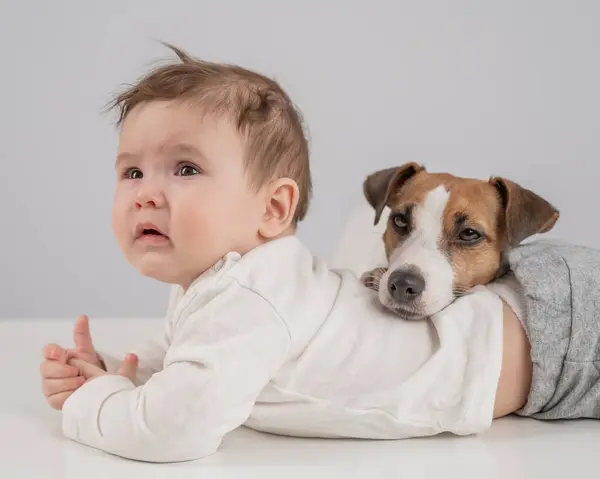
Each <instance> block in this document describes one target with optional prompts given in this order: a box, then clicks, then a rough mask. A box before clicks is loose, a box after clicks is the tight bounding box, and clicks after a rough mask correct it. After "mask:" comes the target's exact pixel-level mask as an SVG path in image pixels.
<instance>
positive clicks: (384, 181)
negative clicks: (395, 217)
mask: <svg viewBox="0 0 600 479" xmlns="http://www.w3.org/2000/svg"><path fill="white" fill-rule="evenodd" d="M422 170H425V167H423V166H421V165H419V164H418V163H406V164H404V165H402V166H399V167H394V168H386V169H384V170H379V171H376V172H375V173H371V174H370V175H369V176H367V178H366V179H365V181H364V182H363V192H364V195H365V198H366V199H367V201H368V202H369V204H370V205H371V206H372V207H373V209H374V210H375V222H374V224H377V223H379V218H381V212H382V211H383V209H384V208H385V206H386V205H387V202H388V199H389V197H390V193H391V192H392V191H394V189H395V188H399V187H401V186H402V185H403V184H404V183H405V182H406V181H407V180H408V179H409V178H411V177H413V176H414V175H416V174H417V173H418V172H419V171H422Z"/></svg>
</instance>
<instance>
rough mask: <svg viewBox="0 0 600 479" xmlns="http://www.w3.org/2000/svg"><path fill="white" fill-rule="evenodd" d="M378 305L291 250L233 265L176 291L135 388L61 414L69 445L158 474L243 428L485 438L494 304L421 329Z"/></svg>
mask: <svg viewBox="0 0 600 479" xmlns="http://www.w3.org/2000/svg"><path fill="white" fill-rule="evenodd" d="M375 299H376V298H375V293H374V292H373V291H370V290H368V289H367V288H365V287H363V286H362V285H361V284H360V282H359V280H358V278H357V277H356V276H355V275H354V274H352V273H351V272H348V271H346V272H343V271H332V270H330V269H328V268H327V266H326V265H325V264H324V262H322V261H321V260H319V259H318V258H315V257H313V256H312V255H311V254H310V253H309V251H308V250H307V249H305V248H304V247H303V245H302V244H301V242H300V241H299V240H298V239H297V238H296V237H287V238H283V239H280V240H277V241H273V242H271V243H269V244H266V245H263V246H260V247H258V248H256V249H255V250H253V251H251V252H250V253H248V254H246V255H244V256H243V257H240V255H239V254H237V253H230V254H228V255H227V256H226V257H225V258H224V259H223V260H222V261H220V262H219V263H217V264H216V265H215V266H214V267H213V268H212V269H211V270H209V271H207V272H206V273H204V274H203V275H202V276H201V277H200V278H198V279H197V280H196V281H195V282H194V284H193V285H192V286H191V287H190V289H189V290H188V291H187V293H186V294H185V295H183V294H182V291H181V289H180V288H178V287H176V288H174V290H173V295H172V297H171V301H170V304H169V311H168V318H167V323H166V328H165V333H164V335H163V336H161V337H160V338H158V340H156V341H154V342H153V343H152V344H151V346H150V347H146V348H143V349H141V350H140V351H138V354H139V355H140V356H141V357H140V359H141V365H142V366H143V368H142V371H141V374H140V375H139V377H138V381H137V383H136V384H134V383H132V382H130V381H129V380H127V379H124V378H122V377H118V376H114V375H108V376H103V377H100V378H97V379H94V380H92V381H90V382H89V383H87V384H85V385H84V386H82V387H81V388H80V389H78V390H77V391H76V392H75V393H74V394H73V395H72V396H71V397H70V398H69V399H68V400H67V401H66V403H65V405H64V409H63V431H64V434H65V435H66V436H67V437H69V438H72V439H74V440H76V441H79V442H81V443H83V444H87V445H90V446H93V447H97V448H100V449H103V450H105V451H108V452H111V453H114V454H118V455H121V456H125V457H129V458H133V459H139V460H146V461H156V462H163V461H181V460H190V459H197V458H201V457H204V456H206V455H208V454H211V453H213V452H215V451H216V450H217V448H218V446H219V444H220V442H221V440H222V438H223V436H224V435H225V434H227V433H228V432H229V431H231V430H233V429H235V428H236V427H238V426H239V425H242V424H245V425H247V426H249V427H251V428H255V429H257V430H261V431H267V432H273V433H278V434H288V435H295V436H320V437H359V438H405V437H414V436H426V435H432V434H436V433H439V432H442V431H450V432H452V433H455V434H461V435H462V434H471V433H478V432H481V431H483V430H484V429H486V428H487V427H488V426H489V425H490V423H491V420H492V410H493V403H494V396H495V392H496V386H497V381H498V378H499V373H500V367H501V356H502V308H501V301H500V299H499V297H498V296H497V295H496V294H495V293H492V292H491V291H490V290H489V289H488V288H486V287H478V288H475V289H474V290H473V292H472V293H470V294H468V295H466V296H464V297H462V298H460V299H458V300H456V301H455V302H454V303H453V304H452V305H450V306H449V307H448V308H446V309H445V310H444V311H443V312H441V313H439V314H437V315H436V316H434V317H432V318H431V319H430V320H427V321H417V322H408V321H403V320H400V319H399V318H397V317H396V316H394V315H393V314H392V313H389V312H387V311H384V310H382V309H381V308H380V307H379V306H378V304H377V301H376V300H375ZM105 359H107V364H108V366H109V368H111V370H113V371H114V369H115V364H116V363H115V361H114V359H113V360H111V359H110V358H105Z"/></svg>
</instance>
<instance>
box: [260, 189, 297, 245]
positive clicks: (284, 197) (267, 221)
mask: <svg viewBox="0 0 600 479" xmlns="http://www.w3.org/2000/svg"><path fill="white" fill-rule="evenodd" d="M265 194H266V198H265V212H264V215H263V218H262V221H261V226H260V230H259V234H260V235H261V236H262V237H263V238H266V239H273V238H276V237H277V236H279V235H280V234H281V233H283V232H284V231H285V230H286V229H288V228H289V227H290V225H292V223H293V221H294V216H295V214H296V209H297V208H298V201H299V198H300V190H299V189H298V185H297V183H296V182H295V181H294V180H292V179H290V178H279V179H277V180H275V181H273V182H271V183H270V184H269V185H268V186H267V188H266V190H265Z"/></svg>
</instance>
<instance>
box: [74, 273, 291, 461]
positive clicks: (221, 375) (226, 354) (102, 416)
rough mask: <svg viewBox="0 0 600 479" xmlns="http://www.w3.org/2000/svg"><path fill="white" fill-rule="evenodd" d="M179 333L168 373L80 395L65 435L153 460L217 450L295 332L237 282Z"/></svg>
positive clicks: (110, 382) (94, 383)
mask: <svg viewBox="0 0 600 479" xmlns="http://www.w3.org/2000/svg"><path fill="white" fill-rule="evenodd" d="M176 329H177V333H176V334H175V335H174V337H173V342H172V343H171V345H170V347H169V350H168V352H167V355H166V357H165V368H164V369H163V370H162V371H160V372H157V373H155V374H154V375H153V376H152V377H150V379H149V380H148V381H147V382H146V383H145V384H144V385H142V386H138V387H136V386H135V385H134V384H133V383H132V382H131V381H130V380H129V379H127V378H125V377H122V376H116V375H105V376H101V377H98V378H95V379H93V380H91V381H90V382H89V383H86V384H85V385H84V386H82V387H81V388H80V389H78V390H77V391H76V392H75V393H74V394H73V395H72V396H71V397H70V398H69V399H68V400H67V401H66V402H65V405H64V408H63V431H64V433H65V435H66V436H67V437H69V438H71V439H74V440H76V441H78V442H81V443H83V444H86V445H89V446H92V447H95V448H98V449H102V450H104V451H107V452H110V453H113V454H117V455H120V456H124V457H128V458H131V459H137V460H143V461H151V462H173V461H186V460H192V459H198V458H201V457H204V456H207V455H209V454H211V453H213V452H215V451H216V450H217V448H218V446H219V445H220V443H221V440H222V439H223V437H224V436H225V434H227V433H228V432H229V431H231V430H233V429H235V428H237V427H238V426H240V425H241V424H243V423H244V422H245V421H246V419H247V418H248V416H249V415H250V413H251V410H252V408H253V406H254V403H255V400H256V398H257V397H258V395H259V394H260V392H261V391H262V389H263V388H264V387H265V385H266V384H267V383H268V382H269V380H270V379H271V377H272V375H273V374H274V373H275V372H276V371H277V369H278V368H279V367H280V366H281V364H282V363H283V361H284V360H285V357H286V355H287V352H288V349H289V345H290V337H289V333H288V329H287V327H286V326H285V324H284V323H283V321H282V320H281V318H280V317H279V316H278V314H277V313H276V311H275V310H274V309H273V308H272V307H271V305H270V304H269V303H268V302H267V301H266V300H265V299H263V298H262V297H261V296H259V295H257V294H256V293H254V292H252V291H251V290H248V289H245V288H243V287H242V286H239V285H238V284H237V283H234V284H233V285H232V286H230V287H229V288H228V289H227V290H225V291H224V292H223V293H222V294H220V295H218V296H216V297H215V298H213V299H212V300H211V301H210V302H209V303H208V304H207V305H206V306H205V307H204V308H202V309H200V310H196V311H191V312H189V313H186V314H185V316H184V317H182V318H180V319H179V320H178V324H177V325H176Z"/></svg>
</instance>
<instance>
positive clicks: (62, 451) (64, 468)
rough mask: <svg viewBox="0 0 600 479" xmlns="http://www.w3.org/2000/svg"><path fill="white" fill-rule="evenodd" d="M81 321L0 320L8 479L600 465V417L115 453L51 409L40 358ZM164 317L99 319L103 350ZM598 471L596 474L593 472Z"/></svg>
mask: <svg viewBox="0 0 600 479" xmlns="http://www.w3.org/2000/svg"><path fill="white" fill-rule="evenodd" d="M72 324H73V322H72V320H68V321H67V320H63V321H60V320H19V321H6V320H4V321H2V320H0V377H1V381H2V382H1V383H0V384H1V388H0V477H1V478H2V479H12V478H27V479H54V478H57V479H58V478H60V479H70V478H74V479H75V478H76V479H94V478H120V477H127V478H128V479H131V478H133V479H136V478H138V477H141V476H142V475H143V476H145V477H165V478H169V479H177V478H187V477H190V478H192V477H194V478H198V477H218V478H244V479H250V478H262V479H267V478H279V477H283V478H296V477H298V478H306V477H311V479H316V478H317V477H321V476H322V477H326V478H328V479H330V478H331V479H333V478H338V477H339V478H351V477H352V478H353V477H365V478H367V477H368V478H376V477H406V478H413V477H418V478H429V477H435V478H440V477H443V478H449V477H452V478H454V477H460V478H461V479H463V478H464V479H466V478H475V477H477V478H486V479H492V478H510V479H520V478H528V479H530V478H538V477H540V478H541V477H543V478H545V479H552V478H561V479H570V478H571V477H572V476H573V475H574V474H576V473H577V472H578V471H583V469H584V468H589V467H593V470H594V471H597V470H598V466H599V465H600V452H599V450H600V449H599V445H600V421H570V422H555V423H548V422H546V423H544V422H538V421H535V420H530V419H522V418H507V419H503V420H500V421H496V422H495V423H494V425H493V427H492V429H491V430H489V431H488V432H487V433H485V434H483V435H481V436H478V437H453V436H445V435H444V436H438V437H432V438H423V439H410V440H402V441H363V440H360V441H358V440H339V439H335V440H324V439H297V438H285V437H279V436H272V435H268V434H262V433H257V432H254V431H251V430H248V429H245V428H240V429H239V430H237V431H234V432H233V433H231V434H230V435H229V436H228V437H226V438H225V440H224V442H223V444H222V446H221V448H220V450H219V451H218V452H217V453H216V454H214V455H212V456H209V457H207V458H205V459H202V460H199V461H192V462H187V463H179V464H150V463H139V462H135V461H131V460H126V459H122V458H119V457H116V456H111V455H109V454H106V453H104V452H102V451H98V450H94V449H92V448H89V447H85V446H82V445H79V444H76V443H74V442H72V441H69V440H67V439H65V438H63V437H62V435H61V428H60V412H59V411H55V410H53V409H50V407H49V406H47V405H46V403H45V400H44V398H43V396H42V393H41V390H40V382H39V362H40V359H41V348H42V346H43V345H44V344H45V343H46V342H58V343H59V344H62V345H64V346H66V347H70V346H71V344H72V343H71V327H72ZM160 326H161V323H160V321H159V320H114V319H106V320H92V322H91V327H92V335H93V338H94V341H95V343H96V346H97V347H98V348H99V349H102V348H106V347H107V346H109V349H110V350H113V349H117V350H118V349H120V348H121V347H124V348H125V347H131V346H132V345H133V344H135V343H136V338H141V337H144V336H145V335H149V334H152V333H153V332H154V331H156V330H157V328H160ZM592 475H593V474H592Z"/></svg>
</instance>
